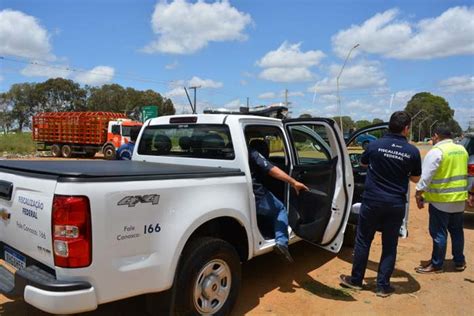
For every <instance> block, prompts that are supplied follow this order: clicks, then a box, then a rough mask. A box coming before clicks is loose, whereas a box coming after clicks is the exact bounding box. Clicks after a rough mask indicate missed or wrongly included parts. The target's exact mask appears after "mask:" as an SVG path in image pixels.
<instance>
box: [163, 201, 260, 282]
mask: <svg viewBox="0 0 474 316" xmlns="http://www.w3.org/2000/svg"><path fill="white" fill-rule="evenodd" d="M223 217H227V218H232V219H235V220H236V221H237V222H238V223H239V224H241V225H242V227H243V228H244V229H245V233H246V234H247V242H248V257H247V260H249V259H251V258H252V257H253V252H254V249H253V235H252V230H251V229H250V222H249V219H248V218H246V217H245V216H244V214H242V212H240V211H237V210H234V209H217V210H214V211H211V212H206V214H203V215H202V216H201V217H198V218H196V219H195V220H194V221H193V222H192V224H191V225H190V226H189V227H188V229H186V231H185V232H184V234H183V236H182V237H181V239H180V240H179V242H178V244H177V246H176V248H175V252H174V254H173V259H172V262H171V267H170V268H171V271H172V273H170V275H169V276H168V277H169V278H170V280H169V282H170V283H171V284H172V283H173V282H174V279H175V274H176V271H177V269H178V264H179V260H180V258H181V254H182V253H183V250H184V247H185V246H186V244H187V242H188V241H189V239H190V237H191V236H192V234H193V233H194V232H195V231H196V230H197V229H198V228H199V227H201V226H202V225H203V224H205V223H207V222H209V221H211V220H214V219H218V218H223Z"/></svg>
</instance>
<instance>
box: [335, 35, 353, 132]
mask: <svg viewBox="0 0 474 316" xmlns="http://www.w3.org/2000/svg"><path fill="white" fill-rule="evenodd" d="M357 47H359V44H355V45H354V46H353V47H352V48H351V49H350V50H349V53H347V57H346V59H345V60H344V64H342V67H341V71H340V72H339V74H338V75H337V78H336V87H337V103H338V106H339V125H340V126H339V127H340V128H341V133H344V128H343V127H342V107H341V96H340V95H339V78H340V77H341V75H342V71H343V70H344V67H345V66H346V63H347V60H348V59H349V57H350V56H351V53H352V51H353V50H354V49H356V48H357Z"/></svg>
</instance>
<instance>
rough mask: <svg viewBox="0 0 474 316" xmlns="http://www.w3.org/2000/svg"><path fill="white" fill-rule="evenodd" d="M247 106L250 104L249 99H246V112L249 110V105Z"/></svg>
mask: <svg viewBox="0 0 474 316" xmlns="http://www.w3.org/2000/svg"><path fill="white" fill-rule="evenodd" d="M249 104H250V102H249V97H247V110H249V109H250V105H249Z"/></svg>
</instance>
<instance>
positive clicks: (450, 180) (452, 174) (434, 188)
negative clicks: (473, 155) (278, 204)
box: [423, 141, 469, 203]
mask: <svg viewBox="0 0 474 316" xmlns="http://www.w3.org/2000/svg"><path fill="white" fill-rule="evenodd" d="M433 148H437V149H439V150H441V152H442V153H443V158H442V160H441V164H440V165H439V167H438V170H436V173H435V174H434V176H433V178H432V180H431V183H430V184H429V185H428V188H427V189H426V191H425V193H424V195H423V196H424V199H425V201H427V202H444V203H449V202H461V201H465V200H466V199H467V185H468V184H467V161H468V157H469V156H468V154H467V151H466V149H465V148H464V147H463V146H461V145H457V144H454V143H453V142H452V141H451V142H447V143H443V144H440V145H435V146H434V147H433Z"/></svg>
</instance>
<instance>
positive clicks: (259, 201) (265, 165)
mask: <svg viewBox="0 0 474 316" xmlns="http://www.w3.org/2000/svg"><path fill="white" fill-rule="evenodd" d="M269 153H270V151H269V148H268V145H267V143H266V142H265V141H264V140H262V139H253V140H252V141H251V142H250V143H249V164H250V172H251V175H252V185H253V193H254V195H255V205H256V208H257V214H258V215H263V216H268V217H271V218H272V220H273V229H274V232H275V246H274V250H275V252H276V253H278V254H279V255H281V256H283V257H284V258H285V259H286V260H287V261H288V262H290V263H292V262H293V257H292V256H291V254H290V252H289V250H288V212H287V210H286V207H285V205H284V204H283V203H282V202H281V201H280V200H278V199H277V198H276V197H275V195H274V194H273V193H272V192H270V191H269V190H268V189H267V188H265V187H264V186H263V184H262V183H263V178H264V177H265V176H266V175H269V176H271V177H272V178H275V179H277V180H281V181H284V182H287V183H289V184H290V185H291V186H292V187H293V188H294V189H295V190H296V193H299V191H300V190H305V191H307V190H309V189H308V187H306V186H305V185H304V184H303V183H301V182H298V181H296V180H295V179H293V178H292V177H290V176H289V175H288V174H286V173H285V172H284V171H283V170H281V169H280V168H278V167H276V166H274V165H273V164H272V163H271V162H270V161H268V157H269Z"/></svg>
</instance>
